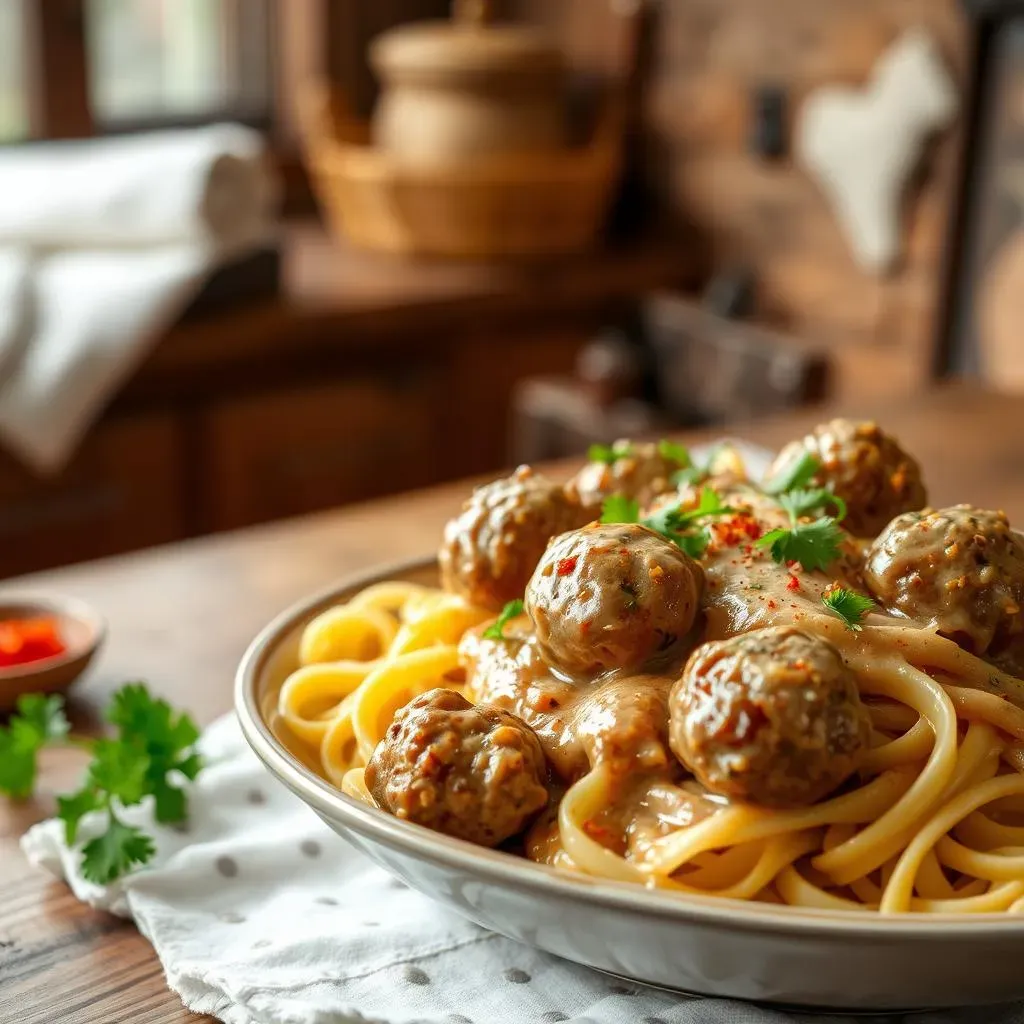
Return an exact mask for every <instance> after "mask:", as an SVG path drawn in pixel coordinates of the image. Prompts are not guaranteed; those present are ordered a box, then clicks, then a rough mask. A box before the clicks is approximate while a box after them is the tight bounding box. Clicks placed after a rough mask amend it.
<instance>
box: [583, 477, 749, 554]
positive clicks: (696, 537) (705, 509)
mask: <svg viewBox="0 0 1024 1024" xmlns="http://www.w3.org/2000/svg"><path fill="white" fill-rule="evenodd" d="M735 511H736V509H734V508H730V507H729V506H728V505H725V504H723V503H722V499H721V497H720V496H719V495H718V494H717V493H716V492H715V491H714V490H713V489H712V488H710V487H705V488H703V489H702V490H701V492H700V497H699V498H698V501H697V506H696V507H695V508H692V509H688V510H683V509H682V508H681V507H680V506H679V505H666V506H665V507H664V508H661V509H659V510H658V511H657V512H654V513H652V514H651V515H649V516H646V517H644V518H643V519H641V518H640V506H639V505H638V504H637V502H636V501H634V500H633V499H632V498H626V497H623V496H622V495H621V494H613V495H612V496H611V497H610V498H606V499H605V502H604V506H603V508H602V510H601V522H602V523H637V522H639V523H640V524H641V525H643V526H646V527H647V528H648V529H649V530H653V531H654V532H655V533H660V534H661V535H662V536H663V537H664V538H665V539H666V540H670V541H671V542H672V543H673V544H675V545H676V546H677V547H678V548H680V549H682V550H683V551H685V552H686V553H687V554H688V555H689V556H690V557H691V558H694V559H697V558H701V557H703V555H704V552H705V551H707V548H708V545H709V544H710V543H711V534H710V532H709V530H708V528H707V527H706V526H699V525H698V524H699V522H700V520H702V519H709V518H713V517H714V516H725V515H731V514H733V513H734V512H735Z"/></svg>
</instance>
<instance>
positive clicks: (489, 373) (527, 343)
mask: <svg viewBox="0 0 1024 1024" xmlns="http://www.w3.org/2000/svg"><path fill="white" fill-rule="evenodd" d="M596 325H597V322H595V323H594V324H591V323H589V322H587V321H586V320H581V321H580V322H578V323H575V322H574V323H570V324H566V325H564V326H550V325H548V326H539V327H536V328H523V329H522V330H521V331H517V332H514V333H513V332H508V333H502V332H500V331H497V330H494V331H490V332H487V333H480V334H473V335H472V336H469V337H467V338H466V339H465V340H464V341H463V342H462V343H461V345H460V346H459V348H458V352H457V357H456V367H455V382H454V393H455V394H457V395H458V401H456V402H452V403H450V404H449V405H448V407H447V415H448V416H449V417H450V423H451V427H450V429H451V433H452V438H453V440H452V444H451V445H450V446H449V448H450V457H451V470H452V472H453V474H454V475H456V476H469V475H471V474H474V473H491V472H494V471H495V470H497V469H499V468H501V467H503V466H507V465H508V463H509V460H510V459H511V458H512V451H511V448H512V446H511V428H512V396H513V394H514V392H515V389H516V386H517V384H519V383H520V382H521V381H523V380H525V379H526V378H528V377H534V376H540V377H548V376H552V375H559V374H567V373H571V372H572V369H573V366H574V364H575V361H576V357H577V355H578V354H579V352H580V350H581V349H582V348H583V346H584V345H585V344H586V343H587V341H588V340H589V339H590V338H591V337H592V336H593V331H594V330H595V329H596Z"/></svg>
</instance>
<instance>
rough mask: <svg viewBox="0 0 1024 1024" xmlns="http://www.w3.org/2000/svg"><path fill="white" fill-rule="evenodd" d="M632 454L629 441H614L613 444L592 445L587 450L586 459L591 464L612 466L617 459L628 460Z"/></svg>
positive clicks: (631, 446)
mask: <svg viewBox="0 0 1024 1024" xmlns="http://www.w3.org/2000/svg"><path fill="white" fill-rule="evenodd" d="M632 454H633V445H632V444H630V442H629V441H616V442H615V444H592V445H591V446H590V447H589V448H588V449H587V458H588V459H590V461H591V462H603V463H604V464H605V465H606V466H613V465H615V463H616V462H618V461H619V459H628V458H629V457H630V456H631V455H632Z"/></svg>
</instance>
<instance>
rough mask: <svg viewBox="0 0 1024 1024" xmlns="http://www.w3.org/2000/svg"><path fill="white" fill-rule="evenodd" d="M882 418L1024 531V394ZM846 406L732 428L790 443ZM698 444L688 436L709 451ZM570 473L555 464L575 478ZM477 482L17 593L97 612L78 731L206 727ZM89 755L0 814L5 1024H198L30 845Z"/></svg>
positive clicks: (939, 487) (52, 577)
mask: <svg viewBox="0 0 1024 1024" xmlns="http://www.w3.org/2000/svg"><path fill="white" fill-rule="evenodd" d="M845 411H848V412H852V413H855V414H857V415H861V414H864V415H870V416H875V417H877V418H878V419H879V420H880V422H882V424H883V425H884V426H886V427H887V428H889V429H890V430H892V431H893V432H894V433H895V434H896V435H897V436H898V437H900V438H901V440H902V441H903V442H904V444H905V445H906V446H907V447H908V448H909V449H910V450H911V451H912V452H914V453H915V454H916V455H917V456H918V457H919V459H920V460H921V462H922V464H923V466H924V470H925V475H926V478H927V479H928V481H929V484H930V489H931V494H932V499H933V501H934V502H935V503H936V504H940V505H941V504H950V503H952V502H955V501H970V502H973V503H975V504H978V505H981V506H989V507H1001V508H1004V509H1005V510H1006V511H1007V512H1008V513H1009V515H1010V516H1011V518H1013V517H1015V518H1016V521H1017V522H1018V523H1020V522H1024V432H1022V431H1021V430H1020V423H1021V420H1022V416H1024V399H1021V398H1013V397H1009V396H1005V395H995V394H992V393H989V392H986V391H983V390H980V389H979V388H977V387H974V386H968V385H953V386H947V387H945V388H943V389H940V390H936V391H933V392H928V393H926V394H922V395H920V396H918V397H916V398H913V399H910V400H907V401H905V402H903V403H902V404H900V405H899V406H897V407H888V408H887V407H886V406H885V405H884V404H883V405H882V406H881V407H878V406H875V407H872V406H871V405H870V403H868V404H867V405H866V406H865V407H862V408H857V409H853V410H845ZM831 412H832V410H824V411H821V410H819V411H817V412H810V413H803V414H801V415H800V416H789V417H786V418H782V419H778V420H775V421H771V422H768V423H763V424H760V423H759V424H754V425H750V426H748V427H737V428H735V429H734V430H733V431H732V433H733V434H734V435H736V436H739V437H743V438H747V439H749V440H751V441H754V442H757V443H760V444H765V445H771V446H778V445H780V444H781V443H783V442H785V441H786V440H788V439H789V438H791V437H793V436H795V435H799V434H800V433H802V432H803V431H805V430H806V429H807V428H809V427H810V426H812V425H813V424H814V423H815V422H817V421H818V420H819V419H822V418H824V417H825V415H826V414H831ZM701 439H707V438H706V437H704V438H701V437H700V436H699V435H691V437H690V438H688V439H687V440H691V441H694V440H701ZM564 468H565V467H564V466H563V467H556V471H557V470H558V469H563V470H564ZM468 486H469V485H468V484H467V483H461V484H458V485H451V486H445V487H442V488H437V489H434V490H430V491H423V492H419V493H413V494H409V495H403V496H400V497H396V498H392V499H388V500H385V501H378V502H374V503H372V504H367V505H361V506H355V507H352V508H346V509H343V510H340V511H337V512H333V513H329V514H325V515H320V516H316V517H312V518H306V519H299V520H294V521H290V522H285V523H280V524H275V525H273V526H267V527H260V528H258V529H253V530H249V531H246V532H243V533H237V534H227V535H222V536H220V537H212V538H206V539H203V540H199V541H193V542H188V543H182V544H177V545H173V546H170V547H165V548H159V549H154V550H152V551H149V552H144V553H142V554H139V555H133V556H128V557H124V558H119V559H115V560H109V561H105V562H97V563H93V564H91V565H85V566H80V567H76V568H74V569H68V570H62V571H59V572H53V573H48V574H45V575H39V576H35V577H26V578H25V579H24V580H22V581H18V582H19V583H24V584H25V585H26V586H28V585H31V586H32V587H33V588H38V589H47V590H50V589H52V590H57V591H60V592H62V593H67V594H72V595H74V596H77V597H80V598H83V599H85V600H87V601H90V602H92V603H93V604H94V605H95V606H96V607H97V608H98V609H99V610H100V611H101V612H102V613H103V614H104V615H105V616H106V617H107V619H108V622H109V625H110V639H109V642H108V645H107V647H106V649H105V650H104V651H103V653H102V655H101V657H100V658H99V659H98V663H97V665H96V667H95V669H94V670H93V671H92V672H91V673H90V675H89V677H88V679H86V680H84V681H83V683H82V684H81V685H80V686H79V687H78V688H77V689H76V690H75V691H74V694H73V698H72V701H71V710H72V713H73V717H74V718H75V720H76V724H77V725H78V726H79V727H81V728H83V729H89V728H95V726H96V720H97V713H98V711H99V709H100V708H101V707H102V706H103V704H104V702H105V700H106V698H107V696H108V695H109V693H110V692H111V691H112V690H113V689H115V688H116V687H117V686H119V685H120V684H122V683H123V682H125V681H127V680H131V679H140V678H141V679H145V680H147V682H148V683H149V684H150V686H151V687H152V688H153V689H154V690H155V691H156V692H158V693H160V694H162V695H164V696H166V697H167V698H168V699H170V700H172V701H173V702H174V703H175V704H178V705H180V706H182V707H186V708H188V709H189V710H191V711H192V713H193V714H194V715H195V716H196V718H197V719H198V720H200V721H201V722H204V723H205V722H209V721H210V720H211V719H213V718H214V717H216V716H217V715H220V714H222V713H224V712H225V711H227V710H229V708H230V706H231V683H232V674H233V672H234V669H235V665H236V664H237V662H238V659H239V657H240V656H241V654H242V652H243V650H244V649H245V646H246V644H247V643H248V641H249V640H250V638H251V637H252V636H253V635H254V634H255V633H256V632H257V631H258V630H259V629H260V628H261V627H262V626H263V625H264V624H265V623H266V622H267V621H268V620H269V619H270V618H271V617H272V616H273V615H274V614H275V613H277V612H279V611H280V610H281V609H282V608H284V607H285V606H286V605H288V604H289V603H291V602H293V601H295V600H297V599H298V598H300V597H302V596H304V595H305V594H307V593H308V592H310V591H311V590H314V589H317V588H320V587H322V586H325V585H327V584H328V583H330V582H332V581H335V580H337V579H338V578H339V577H343V576H346V575H349V574H352V573H357V572H360V571H363V570H366V569H369V568H371V567H373V566H376V565H380V564H381V563H385V562H388V561H393V560H397V559H402V558H408V557H412V556H416V555H421V554H424V553H428V552H430V551H431V550H432V549H433V548H434V547H435V545H436V543H437V538H438V536H439V531H440V528H441V525H442V523H443V522H444V520H445V519H446V518H447V517H448V516H449V515H450V514H451V513H452V512H453V511H454V510H455V509H456V508H457V507H458V504H459V503H460V501H461V500H462V498H463V496H464V495H465V493H466V492H467V490H468ZM81 766H82V760H81V757H80V756H78V755H74V754H69V755H65V754H63V753H61V754H55V755H53V756H47V757H46V758H45V763H44V768H43V772H42V778H41V786H40V793H39V795H38V797H37V798H36V799H35V800H34V801H33V802H31V803H29V804H27V805H24V806H19V807H8V806H6V805H0V1024H15V1022H17V1024H119V1022H122V1021H131V1022H133V1024H185V1022H187V1021H197V1020H200V1018H196V1017H194V1016H192V1015H191V1014H189V1013H188V1012H186V1011H185V1010H184V1009H183V1008H182V1006H181V1004H180V1002H179V1000H178V998H177V996H175V995H174V994H173V993H172V992H170V991H169V990H168V989H167V986H166V982H165V980H164V977H163V972H162V970H161V968H160V965H159V962H158V961H157V959H156V958H155V956H154V955H153V952H152V950H151V948H150V946H149V944H148V943H147V942H146V940H145V939H143V938H142V937H141V936H140V935H139V934H138V933H137V932H136V931H135V930H134V928H132V926H131V925H129V924H127V923H125V922H122V921H118V920H116V919H115V918H112V917H110V916H108V915H105V914H101V913H96V912H93V911H91V910H88V909H87V908H85V907H83V906H82V905H81V904H79V903H78V902H77V901H76V900H75V899H74V897H73V896H72V895H71V894H70V892H69V891H68V889H67V888H66V887H65V886H63V885H61V884H58V883H56V882H53V881H51V880H49V879H48V876H46V875H45V874H43V873H42V872H39V871H35V870H33V869H32V868H30V867H29V865H28V864H27V863H26V862H25V860H24V858H23V857H22V855H21V853H20V850H19V848H18V837H19V836H20V834H21V833H22V832H23V831H24V830H25V828H26V827H27V826H28V825H30V824H31V823H32V822H34V821H36V820H39V819H40V818H42V817H44V816H46V815H48V814H50V813H51V812H52V810H53V798H54V794H55V793H58V792H62V791H65V790H67V789H69V788H71V787H73V786H74V785H75V783H76V781H77V774H78V772H79V771H80V769H81Z"/></svg>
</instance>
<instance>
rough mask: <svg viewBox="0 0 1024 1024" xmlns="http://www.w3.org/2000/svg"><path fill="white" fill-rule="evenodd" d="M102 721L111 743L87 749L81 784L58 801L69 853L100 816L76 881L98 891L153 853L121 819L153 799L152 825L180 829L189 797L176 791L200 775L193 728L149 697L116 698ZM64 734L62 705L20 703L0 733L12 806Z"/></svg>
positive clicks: (33, 698)
mask: <svg viewBox="0 0 1024 1024" xmlns="http://www.w3.org/2000/svg"><path fill="white" fill-rule="evenodd" d="M106 717H107V720H108V721H109V722H110V724H111V725H113V726H114V727H115V730H116V732H115V735H114V736H113V737H111V738H105V739H98V740H94V741H92V742H91V743H88V744H86V745H87V746H88V747H89V749H90V751H91V753H92V761H91V762H90V764H89V767H88V769H87V772H86V778H85V782H84V783H83V785H82V787H81V789H79V790H78V791H77V792H75V793H71V794H68V795H66V796H60V797H58V798H57V816H58V817H59V818H60V819H61V820H62V821H63V822H64V837H65V839H66V840H67V843H68V846H75V845H76V843H77V842H78V840H79V830H80V826H81V823H82V821H83V819H84V818H85V817H86V816H87V815H90V814H93V813H95V814H97V815H98V816H100V817H99V824H100V825H101V826H102V828H101V830H99V831H97V832H96V833H95V835H94V836H93V838H91V839H89V840H88V841H87V842H86V843H84V845H83V846H82V851H81V852H82V874H83V876H84V877H85V878H86V879H88V880H89V881H91V882H96V883H97V884H100V885H105V884H107V883H109V882H112V881H113V880H114V879H116V878H119V877H121V876H122V875H124V874H127V873H128V872H129V871H131V870H132V868H134V867H135V866H137V865H141V864H145V863H146V862H147V861H149V860H150V859H152V857H153V855H154V853H155V852H156V847H155V845H154V843H153V839H152V838H151V837H150V836H149V835H147V834H146V833H145V832H144V831H143V830H142V829H140V828H137V827H136V826H134V825H130V824H128V823H126V822H125V821H123V820H122V819H121V817H120V811H121V810H122V809H123V808H125V807H132V806H135V805H137V804H140V803H141V802H142V801H143V800H144V799H146V798H147V797H152V798H153V813H154V816H155V818H156V820H157V821H159V822H161V823H164V824H169V823H172V822H178V821H183V820H184V819H185V818H186V817H187V816H188V794H187V792H186V790H185V788H184V787H183V786H182V785H181V784H180V783H181V782H182V781H183V780H185V781H191V780H194V779H195V778H196V776H197V775H198V774H199V772H200V770H201V769H202V761H201V759H200V757H199V755H198V753H197V752H196V750H195V743H196V741H197V740H198V739H199V730H198V729H197V728H196V725H195V723H194V722H193V721H192V719H191V718H189V717H188V716H187V715H184V714H176V713H175V712H174V711H173V710H172V708H171V706H170V705H169V704H168V703H167V702H166V701H164V700H160V699H157V698H154V697H153V696H151V695H150V693H149V691H148V690H147V689H146V687H145V686H144V685H142V684H141V683H132V684H129V685H127V686H124V687H122V688H121V689H120V690H118V691H117V692H116V693H115V694H114V696H113V699H112V701H111V704H110V707H109V708H108V710H107V715H106ZM67 734H68V721H67V718H66V717H65V715H64V704H63V700H62V698H60V697H57V696H51V697H44V696H42V695H39V694H32V695H29V696H26V697H22V698H21V699H20V700H19V701H18V704H17V708H16V713H15V714H14V715H13V716H12V717H11V720H10V723H9V725H8V726H7V728H6V729H3V728H0V793H2V794H5V795H7V796H9V797H11V798H13V799H25V798H27V797H28V796H30V795H31V793H32V791H33V788H34V785H35V779H36V771H37V759H38V755H39V752H40V751H41V750H42V749H43V748H44V747H45V746H47V745H49V744H53V743H60V742H68V741H67V739H66V737H67Z"/></svg>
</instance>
